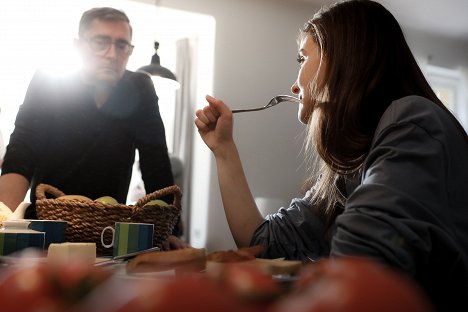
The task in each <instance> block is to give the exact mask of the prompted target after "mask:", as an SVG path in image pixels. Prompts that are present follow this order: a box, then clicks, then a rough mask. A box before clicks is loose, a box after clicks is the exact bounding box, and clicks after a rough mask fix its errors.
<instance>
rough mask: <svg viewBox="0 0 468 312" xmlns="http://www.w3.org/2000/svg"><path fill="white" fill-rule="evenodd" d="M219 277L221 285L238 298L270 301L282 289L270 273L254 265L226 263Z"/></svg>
mask: <svg viewBox="0 0 468 312" xmlns="http://www.w3.org/2000/svg"><path fill="white" fill-rule="evenodd" d="M220 278H221V280H220V282H221V283H222V284H223V286H225V287H226V288H227V290H228V291H229V292H232V293H233V294H234V295H235V296H236V297H237V298H239V299H240V300H251V301H265V302H266V301H272V300H273V299H275V298H277V297H278V296H279V295H280V294H281V293H282V291H283V290H282V289H281V287H280V285H279V284H278V283H277V282H275V281H274V280H273V278H272V276H271V274H267V273H265V272H264V271H263V270H262V269H261V268H259V267H258V266H256V265H249V264H245V265H244V264H242V263H239V264H237V263H232V264H229V265H226V266H225V268H224V270H223V272H222V274H221V277H220Z"/></svg>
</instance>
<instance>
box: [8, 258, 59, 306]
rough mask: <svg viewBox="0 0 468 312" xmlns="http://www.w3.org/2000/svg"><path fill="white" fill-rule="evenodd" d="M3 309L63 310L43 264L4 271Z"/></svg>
mask: <svg viewBox="0 0 468 312" xmlns="http://www.w3.org/2000/svg"><path fill="white" fill-rule="evenodd" d="M1 274H2V275H3V276H2V279H1V280H0V308H1V311H9V312H16V311H18V312H23V311H51V312H53V311H62V310H63V307H62V306H61V305H60V303H59V300H58V298H56V297H55V296H54V292H53V291H52V288H51V287H50V285H49V284H48V282H47V279H46V278H45V277H46V274H45V271H44V268H43V267H41V266H36V265H35V266H30V267H18V268H15V269H10V270H5V271H2V272H1Z"/></svg>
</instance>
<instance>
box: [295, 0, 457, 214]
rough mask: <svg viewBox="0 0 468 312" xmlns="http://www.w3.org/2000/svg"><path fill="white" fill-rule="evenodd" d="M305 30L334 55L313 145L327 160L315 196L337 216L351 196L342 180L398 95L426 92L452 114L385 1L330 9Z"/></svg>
mask: <svg viewBox="0 0 468 312" xmlns="http://www.w3.org/2000/svg"><path fill="white" fill-rule="evenodd" d="M304 36H311V37H312V38H313V39H314V40H315V42H316V43H317V44H318V46H319V47H320V48H321V55H322V58H323V59H324V60H325V61H326V66H325V72H324V76H325V84H324V88H325V89H326V90H317V92H318V94H327V99H326V101H325V102H323V101H321V100H315V103H314V104H315V109H314V112H313V114H312V117H311V120H310V122H309V130H308V132H309V135H308V142H307V143H306V147H307V151H308V152H309V153H308V154H309V155H311V156H310V157H314V156H313V155H314V154H315V152H317V153H318V155H319V156H320V158H321V161H322V166H321V168H320V170H319V173H320V179H318V181H317V182H316V183H315V193H314V196H313V198H312V200H313V201H314V202H316V203H317V204H318V205H317V206H318V207H325V208H324V209H323V213H324V214H325V216H327V217H328V221H329V223H331V222H333V219H334V218H335V216H336V211H335V207H336V206H337V205H339V206H343V205H344V202H345V200H346V195H344V194H343V193H342V192H340V190H339V189H338V187H337V185H338V184H340V183H339V182H340V180H343V179H346V178H347V177H349V176H350V175H353V174H357V173H358V172H359V169H360V168H361V167H362V164H363V162H364V160H365V158H366V157H367V155H368V153H369V149H370V145H371V141H372V137H373V135H374V132H375V129H376V127H377V124H378V122H379V120H380V118H381V116H382V114H383V112H384V111H385V110H386V109H387V107H388V106H389V105H390V104H391V103H392V101H394V100H397V99H399V98H402V97H404V96H408V95H420V96H423V97H425V98H428V99H430V100H431V101H433V102H434V103H436V104H437V105H439V106H440V107H442V108H443V109H445V110H446V111H447V112H448V113H449V114H451V113H450V112H449V111H448V109H447V108H446V107H445V106H444V105H443V103H442V102H441V101H440V100H439V99H438V98H437V96H436V95H435V93H434V91H433V90H432V89H431V87H430V85H429V83H428V82H427V80H426V79H425V77H424V75H423V73H422V72H421V69H420V68H419V66H418V64H417V63H416V60H415V58H414V56H413V54H412V52H411V51H410V48H409V47H408V44H407V42H406V40H405V37H404V34H403V32H402V30H401V28H400V25H399V24H398V22H397V21H396V19H395V18H394V17H393V15H392V14H391V13H390V12H389V11H387V10H386V9H385V8H384V7H383V6H382V5H380V4H379V3H376V2H373V1H368V0H351V1H346V2H340V3H337V4H335V5H333V6H330V7H328V8H322V9H321V10H320V11H319V12H317V13H316V14H315V15H314V17H313V18H312V19H310V20H309V21H308V22H307V23H306V24H305V26H304V28H303V29H302V30H301V33H300V37H302V38H303V37H304ZM312 90H313V88H312ZM318 94H316V97H315V99H319V98H320V97H319V96H318ZM312 101H314V100H313V99H312ZM454 120H455V122H456V119H455V117H454ZM460 127H461V125H460ZM311 142H312V143H311ZM311 161H313V160H311ZM313 179H315V177H314V178H313ZM309 182H310V181H309Z"/></svg>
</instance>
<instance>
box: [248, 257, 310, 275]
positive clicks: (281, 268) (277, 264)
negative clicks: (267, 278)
mask: <svg viewBox="0 0 468 312" xmlns="http://www.w3.org/2000/svg"><path fill="white" fill-rule="evenodd" d="M255 264H256V265H258V266H259V267H260V268H262V269H263V270H264V271H265V272H268V273H269V274H272V275H295V274H297V273H298V271H299V270H300V269H301V267H302V262H301V261H295V260H284V259H261V258H257V259H255Z"/></svg>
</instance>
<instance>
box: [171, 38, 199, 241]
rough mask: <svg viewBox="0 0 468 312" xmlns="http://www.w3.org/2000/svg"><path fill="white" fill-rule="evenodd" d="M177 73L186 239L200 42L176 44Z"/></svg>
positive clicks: (177, 146)
mask: <svg viewBox="0 0 468 312" xmlns="http://www.w3.org/2000/svg"><path fill="white" fill-rule="evenodd" d="M176 49H177V50H176V57H177V61H176V76H177V80H178V81H179V83H180V89H179V90H178V91H177V94H176V104H175V105H176V107H175V120H174V142H173V155H174V156H176V157H177V158H179V159H180V161H181V162H182V165H183V171H182V179H181V180H182V185H180V187H181V190H182V222H183V226H184V238H185V240H186V241H190V237H189V234H190V229H189V220H190V206H189V205H190V180H191V174H190V173H191V166H192V140H193V135H194V131H195V126H194V122H193V121H194V118H195V117H194V116H195V98H196V55H195V53H196V51H197V48H196V41H195V40H194V39H189V38H184V39H181V40H178V41H177V43H176Z"/></svg>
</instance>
